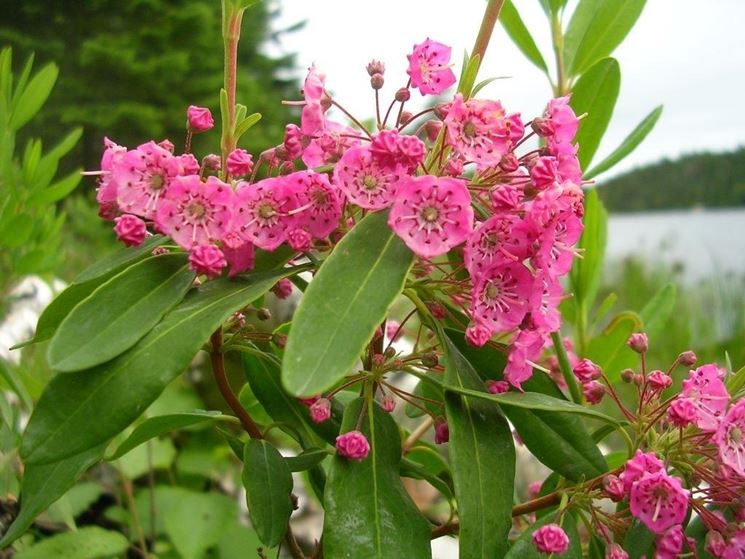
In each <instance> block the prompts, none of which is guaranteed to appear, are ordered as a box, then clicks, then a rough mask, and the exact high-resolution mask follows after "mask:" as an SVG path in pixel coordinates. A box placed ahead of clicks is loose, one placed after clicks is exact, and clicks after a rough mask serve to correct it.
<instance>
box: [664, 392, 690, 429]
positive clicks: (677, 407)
mask: <svg viewBox="0 0 745 559" xmlns="http://www.w3.org/2000/svg"><path fill="white" fill-rule="evenodd" d="M697 417H698V408H696V405H695V404H694V403H693V402H692V401H691V400H690V399H689V398H680V397H678V398H676V399H675V400H673V401H672V403H671V404H670V407H669V408H667V418H668V419H669V420H670V422H671V423H672V424H673V425H675V426H676V427H686V426H688V425H690V424H691V423H693V422H694V421H696V418H697Z"/></svg>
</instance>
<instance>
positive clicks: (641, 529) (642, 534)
mask: <svg viewBox="0 0 745 559" xmlns="http://www.w3.org/2000/svg"><path fill="white" fill-rule="evenodd" d="M654 541H655V535H654V534H653V533H652V532H650V531H649V529H647V527H646V526H645V525H644V524H642V523H641V522H639V521H638V520H634V523H633V524H632V525H631V528H629V531H628V532H626V538H625V539H624V540H623V549H624V551H625V552H626V553H628V554H629V559H640V558H641V557H642V556H647V557H650V556H651V552H652V545H653V544H654Z"/></svg>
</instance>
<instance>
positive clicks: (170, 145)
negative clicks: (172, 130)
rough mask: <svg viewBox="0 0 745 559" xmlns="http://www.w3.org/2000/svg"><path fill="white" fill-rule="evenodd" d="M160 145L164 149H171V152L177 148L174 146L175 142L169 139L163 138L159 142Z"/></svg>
mask: <svg viewBox="0 0 745 559" xmlns="http://www.w3.org/2000/svg"><path fill="white" fill-rule="evenodd" d="M158 145H159V146H160V147H162V148H163V149H164V150H166V151H170V152H171V153H173V150H174V149H175V148H174V146H173V142H172V141H171V140H169V139H165V140H161V141H160V142H158Z"/></svg>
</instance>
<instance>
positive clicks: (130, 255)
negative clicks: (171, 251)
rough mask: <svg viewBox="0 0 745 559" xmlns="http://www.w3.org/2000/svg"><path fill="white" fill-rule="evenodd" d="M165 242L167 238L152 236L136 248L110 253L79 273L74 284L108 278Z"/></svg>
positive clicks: (149, 253)
mask: <svg viewBox="0 0 745 559" xmlns="http://www.w3.org/2000/svg"><path fill="white" fill-rule="evenodd" d="M167 240H168V238H167V237H164V236H163V235H153V236H152V237H148V238H147V239H146V240H145V241H144V242H143V243H142V244H141V245H140V246H138V247H126V248H122V249H119V250H117V251H116V252H112V253H111V254H108V255H107V256H104V257H103V258H102V259H101V260H98V261H97V262H95V263H94V264H91V265H90V266H89V267H88V268H86V269H85V270H84V271H83V272H81V273H80V275H79V276H78V277H76V278H75V281H74V284H82V283H86V282H89V281H91V280H94V279H100V278H102V277H105V278H110V277H111V276H112V275H113V274H112V272H114V273H118V272H119V271H121V270H123V269H124V268H126V267H127V266H129V265H131V264H134V263H135V262H139V261H140V260H142V259H144V258H146V257H148V256H150V255H151V254H152V252H153V250H154V249H156V248H157V247H159V246H160V245H162V244H163V243H165V242H166V241H167Z"/></svg>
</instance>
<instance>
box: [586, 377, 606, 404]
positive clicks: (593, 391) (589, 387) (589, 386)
mask: <svg viewBox="0 0 745 559" xmlns="http://www.w3.org/2000/svg"><path fill="white" fill-rule="evenodd" d="M582 394H584V396H585V399H586V400H587V402H588V403H589V404H591V405H593V406H594V405H597V404H599V403H600V402H601V401H602V399H603V396H605V386H604V385H603V384H602V383H600V382H598V381H596V380H591V381H590V382H586V383H584V384H583V385H582Z"/></svg>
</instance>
